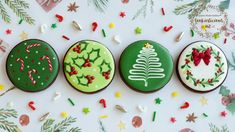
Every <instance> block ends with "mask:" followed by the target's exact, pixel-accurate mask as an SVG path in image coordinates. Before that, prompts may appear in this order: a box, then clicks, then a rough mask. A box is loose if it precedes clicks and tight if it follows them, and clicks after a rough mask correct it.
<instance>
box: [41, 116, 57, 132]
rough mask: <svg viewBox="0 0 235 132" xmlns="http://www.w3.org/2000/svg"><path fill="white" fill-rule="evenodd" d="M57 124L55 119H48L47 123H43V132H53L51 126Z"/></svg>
mask: <svg viewBox="0 0 235 132" xmlns="http://www.w3.org/2000/svg"><path fill="white" fill-rule="evenodd" d="M54 122H55V120H54V119H48V120H47V121H46V122H45V123H43V125H42V127H41V132H51V131H52V128H51V125H53V123H54Z"/></svg>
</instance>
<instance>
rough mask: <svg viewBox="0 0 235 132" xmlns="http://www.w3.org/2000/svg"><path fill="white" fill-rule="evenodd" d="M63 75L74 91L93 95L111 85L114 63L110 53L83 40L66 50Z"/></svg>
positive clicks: (101, 46)
mask: <svg viewBox="0 0 235 132" xmlns="http://www.w3.org/2000/svg"><path fill="white" fill-rule="evenodd" d="M64 73H65V77H66V79H67V80H68V82H69V83H70V84H71V85H72V86H73V87H74V88H75V89H77V90H79V91H81V92H84V93H94V92H97V91H100V90H102V89H104V88H105V87H107V86H108V85H109V84H110V83H111V81H112V79H113V76H114V73H115V63H114V59H113V56H112V54H111V53H110V51H109V50H108V49H107V48H106V47H104V46H103V45H102V44H101V43H99V42H96V41H92V40H85V41H80V42H77V43H76V44H74V45H73V46H72V47H71V48H70V49H69V50H68V52H67V54H66V55H65V58H64Z"/></svg>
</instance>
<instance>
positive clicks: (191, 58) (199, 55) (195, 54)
mask: <svg viewBox="0 0 235 132" xmlns="http://www.w3.org/2000/svg"><path fill="white" fill-rule="evenodd" d="M211 56H212V57H213V58H214V59H216V63H215V73H214V77H213V78H201V79H198V78H195V77H194V75H193V74H192V72H191V66H190V65H191V64H194V65H195V66H197V65H198V64H199V63H200V61H201V60H203V61H204V63H205V64H206V65H209V63H210V59H211ZM201 63H202V62H201ZM223 66H224V63H223V62H221V56H220V52H219V51H216V50H214V49H213V48H212V47H208V48H206V47H204V46H203V45H201V46H199V47H198V48H193V51H192V52H191V53H189V54H187V55H186V58H185V64H184V65H182V66H181V69H182V70H183V73H184V74H186V80H189V81H192V82H193V83H194V86H202V87H204V88H205V87H206V86H214V85H215V84H216V83H217V82H219V79H220V77H221V75H223V74H224V71H223V69H224V68H223Z"/></svg>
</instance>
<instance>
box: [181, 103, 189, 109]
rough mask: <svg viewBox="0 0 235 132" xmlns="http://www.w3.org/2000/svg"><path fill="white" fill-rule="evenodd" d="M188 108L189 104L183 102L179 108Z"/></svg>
mask: <svg viewBox="0 0 235 132" xmlns="http://www.w3.org/2000/svg"><path fill="white" fill-rule="evenodd" d="M187 108H189V102H184V104H183V105H182V106H180V109H187Z"/></svg>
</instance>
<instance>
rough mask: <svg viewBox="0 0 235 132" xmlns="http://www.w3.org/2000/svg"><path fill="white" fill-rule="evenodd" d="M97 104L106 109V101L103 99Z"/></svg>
mask: <svg viewBox="0 0 235 132" xmlns="http://www.w3.org/2000/svg"><path fill="white" fill-rule="evenodd" d="M99 103H100V104H102V106H103V107H104V108H106V107H107V106H106V100H105V99H101V100H100V101H99Z"/></svg>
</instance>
